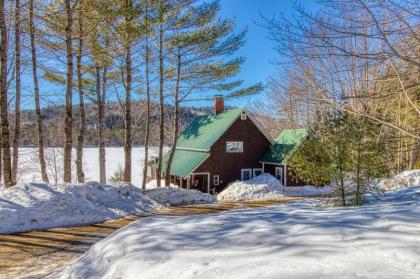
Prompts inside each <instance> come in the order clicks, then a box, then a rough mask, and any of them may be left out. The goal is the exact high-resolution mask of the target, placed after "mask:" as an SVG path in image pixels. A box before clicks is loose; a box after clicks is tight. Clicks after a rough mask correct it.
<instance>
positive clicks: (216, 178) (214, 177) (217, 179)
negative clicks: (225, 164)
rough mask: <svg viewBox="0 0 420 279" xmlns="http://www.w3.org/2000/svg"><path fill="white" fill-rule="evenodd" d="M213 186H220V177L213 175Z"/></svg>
mask: <svg viewBox="0 0 420 279" xmlns="http://www.w3.org/2000/svg"><path fill="white" fill-rule="evenodd" d="M213 185H214V186H219V185H220V175H213Z"/></svg>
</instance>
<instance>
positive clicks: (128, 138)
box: [124, 0, 133, 182]
mask: <svg viewBox="0 0 420 279" xmlns="http://www.w3.org/2000/svg"><path fill="white" fill-rule="evenodd" d="M126 6H127V8H131V7H132V3H131V1H129V0H126ZM126 21H127V22H129V21H131V18H130V17H126ZM129 36H130V34H128V35H127V38H126V40H127V41H126V42H125V43H126V44H127V45H126V57H125V66H126V69H125V70H126V74H127V76H126V78H127V80H126V86H125V114H124V123H125V127H124V128H125V129H124V130H125V133H124V181H125V182H131V149H132V145H133V143H132V127H131V79H132V77H131V75H132V69H131V39H130V38H129Z"/></svg>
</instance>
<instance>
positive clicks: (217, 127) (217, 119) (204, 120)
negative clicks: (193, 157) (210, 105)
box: [177, 108, 243, 151]
mask: <svg viewBox="0 0 420 279" xmlns="http://www.w3.org/2000/svg"><path fill="white" fill-rule="evenodd" d="M242 111H243V109H241V108H238V109H231V110H227V111H224V112H221V113H218V114H216V115H203V116H199V117H196V118H195V119H194V121H193V122H192V123H191V125H190V126H188V127H187V129H185V130H184V131H183V132H182V133H181V134H180V135H179V137H178V141H177V148H188V149H199V150H206V151H210V147H211V146H212V145H213V143H215V142H216V141H217V140H218V139H219V138H220V136H221V135H222V134H223V133H224V132H225V131H226V129H227V128H229V126H230V125H231V124H232V123H233V121H235V120H236V119H237V118H238V117H239V115H240V114H241V112H242Z"/></svg>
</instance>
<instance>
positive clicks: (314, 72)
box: [264, 0, 420, 172]
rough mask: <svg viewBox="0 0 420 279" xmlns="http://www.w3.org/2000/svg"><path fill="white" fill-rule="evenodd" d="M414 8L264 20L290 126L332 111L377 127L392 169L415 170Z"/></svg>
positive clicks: (342, 4) (386, 4)
mask: <svg viewBox="0 0 420 279" xmlns="http://www.w3.org/2000/svg"><path fill="white" fill-rule="evenodd" d="M417 6H418V5H417V3H416V2H413V1H410V0H398V1H379V2H378V1H370V0H357V1H350V0H348V1H347V0H346V1H341V0H337V1H335V0H333V1H320V12H318V13H309V12H308V11H306V10H305V9H304V7H303V6H302V5H296V6H295V8H294V10H295V14H294V15H293V17H291V18H289V17H285V16H281V17H273V18H272V19H267V18H264V22H265V25H266V27H267V28H268V30H269V31H270V34H271V39H272V41H273V43H274V46H275V48H276V49H277V50H278V53H279V55H280V56H279V63H281V65H283V67H281V71H280V72H279V73H278V74H277V75H276V76H275V77H274V78H273V80H274V82H273V84H274V86H273V88H274V89H275V92H274V94H277V95H280V96H281V97H282V98H283V101H284V102H283V103H282V105H283V106H285V105H287V106H288V107H287V109H288V110H289V111H288V112H291V114H290V115H289V116H288V118H295V116H296V115H305V118H306V119H305V120H309V121H304V122H306V123H304V124H308V122H309V124H310V122H311V118H312V117H313V116H314V115H315V114H316V113H318V112H319V111H328V110H331V109H332V110H339V111H343V112H347V113H350V114H353V115H355V116H360V117H363V118H367V119H369V120H370V122H372V123H380V124H381V125H382V131H383V132H382V133H381V134H380V137H381V138H384V139H386V140H387V143H386V148H385V152H386V153H387V154H388V168H389V169H392V170H393V171H394V172H400V171H402V170H404V169H408V168H412V167H413V165H415V161H417V159H416V156H417V154H418V152H419V150H418V146H419V144H418V142H419V139H420V133H419V132H420V130H419V126H418V121H417V119H418V118H419V116H420V100H419V98H418V85H417V84H418V67H419V62H418V61H419V55H420V52H419V48H418V40H419V35H418V34H419V27H418V26H419V23H420V17H419V15H418V14H416V13H413V12H412V11H414V10H416V9H417V8H418V7H417ZM289 105H290V106H289ZM292 116H293V117H292ZM291 120H292V121H293V120H294V119H291ZM300 124H302V122H301V123H300Z"/></svg>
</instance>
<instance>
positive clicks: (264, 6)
mask: <svg viewBox="0 0 420 279" xmlns="http://www.w3.org/2000/svg"><path fill="white" fill-rule="evenodd" d="M294 2H295V0H221V1H220V4H221V16H222V17H235V18H236V22H237V27H238V30H241V29H243V28H245V27H248V34H247V38H246V44H245V46H244V47H243V48H242V49H241V50H240V51H239V54H240V55H243V56H245V57H246V62H245V64H244V65H243V68H242V70H241V72H240V74H239V75H238V78H239V79H241V80H244V82H245V84H246V85H251V84H254V83H257V82H263V83H265V81H266V79H267V77H268V76H269V75H270V74H272V73H274V72H275V71H276V66H275V65H273V63H272V62H273V61H275V60H276V59H277V57H278V56H277V53H276V51H275V50H274V49H273V45H272V42H271V41H270V40H269V39H268V31H267V30H266V29H265V28H263V27H261V26H258V23H262V20H261V17H260V13H261V14H263V15H264V16H265V17H268V18H270V17H272V16H273V15H279V14H281V13H284V14H285V15H286V16H289V15H291V12H292V7H293V3H294ZM299 3H300V4H302V5H303V6H304V7H305V9H308V10H314V9H315V5H316V3H315V0H306V1H300V2H299ZM255 23H257V24H255ZM249 101H250V98H241V99H237V100H235V101H230V102H229V104H230V105H234V106H245V105H247V104H248V103H249Z"/></svg>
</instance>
